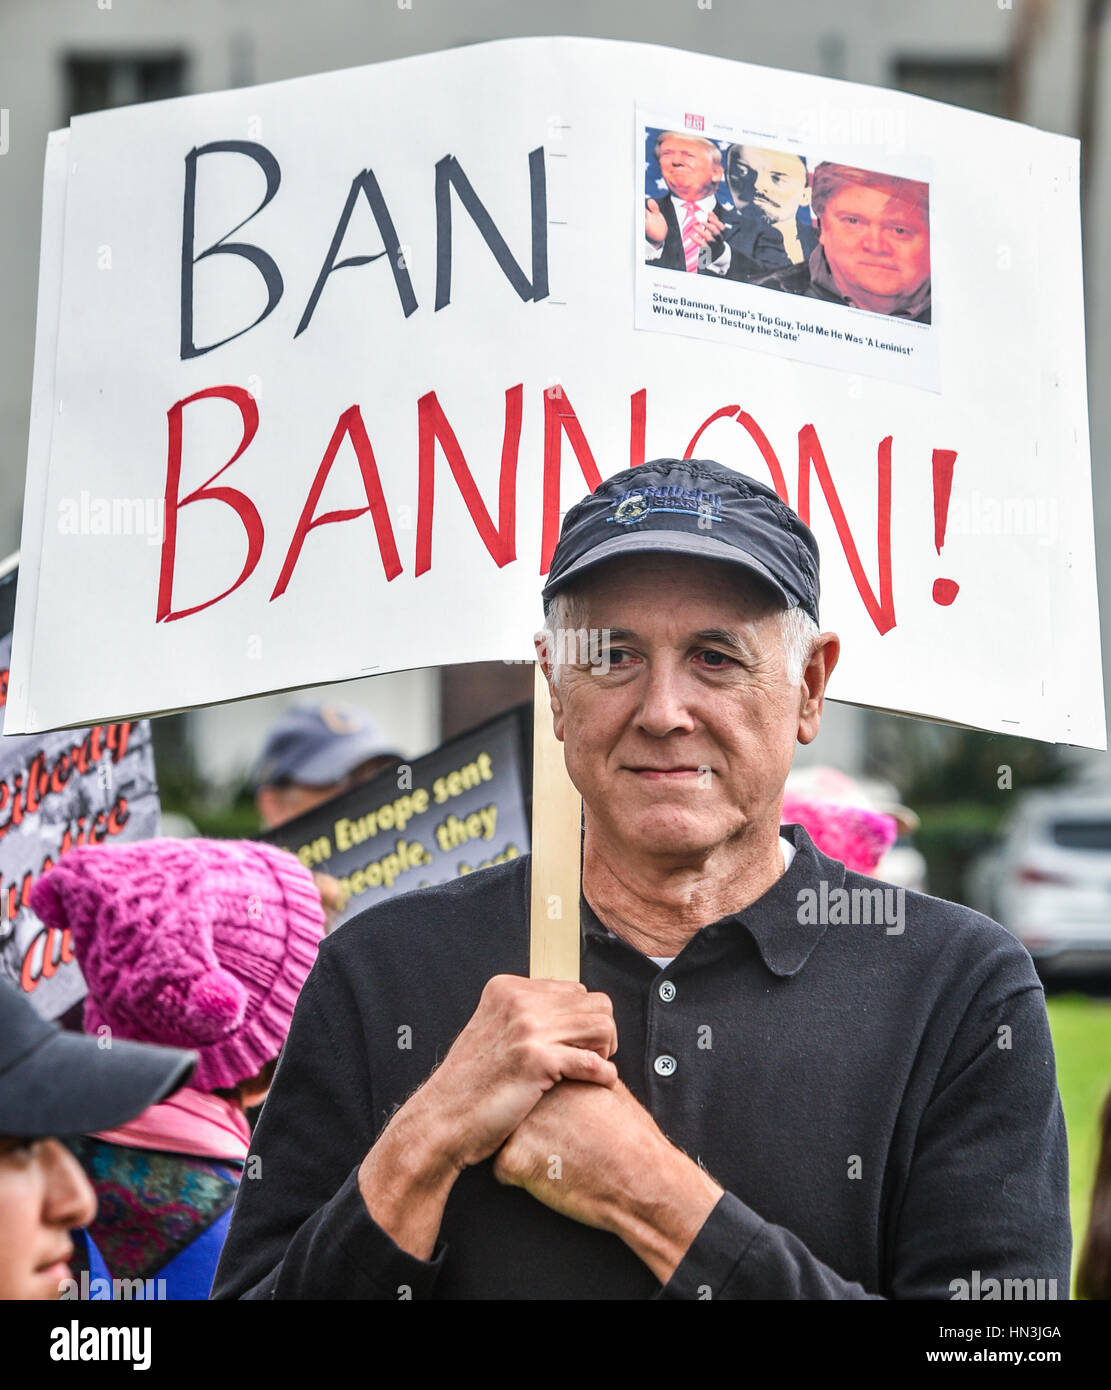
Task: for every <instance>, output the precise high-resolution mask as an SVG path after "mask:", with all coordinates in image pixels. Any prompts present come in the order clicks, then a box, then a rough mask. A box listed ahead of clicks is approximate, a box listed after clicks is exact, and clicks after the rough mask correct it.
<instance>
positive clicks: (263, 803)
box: [255, 755, 397, 830]
mask: <svg viewBox="0 0 1111 1390" xmlns="http://www.w3.org/2000/svg"><path fill="white" fill-rule="evenodd" d="M396 765H397V759H396V758H395V757H393V756H392V755H388V756H383V757H381V758H371V759H369V760H368V761H367V762H365V763H360V764H359V766H358V767H356V768H355V769H354V771H352V772H350V773H348V775H347V776H346V777H344V778H343V779H342V780H341V781H339V782H329V783H328V785H327V786H323V787H310V786H307V785H306V784H305V783H303V782H284V783H282V784H281V785H280V786H276V787H259V789H258V790H257V791H256V792H255V805H256V806H257V807H258V814H259V819H260V820H261V821H262V825H263V828H264V829H265V830H276V829H277V828H278V826H280V825H285V824H286V823H287V822H288V821H291V820H296V819H297V817H298V816H303V815H304V814H305V812H306V811H312V810H315V808H316V807H317V806H323V805H324V803H325V802H326V801H332V800H334V798H335V797H337V796H339V795H340V794H341V793H342V792H345V791H349V790H350V789H351V788H352V787H357V786H358V785H359V784H360V783H362V782H369V781H371V779H372V778H374V777H377V776H378V774H379V773H381V772H385V771H386V769H387V768H390V767H395V766H396Z"/></svg>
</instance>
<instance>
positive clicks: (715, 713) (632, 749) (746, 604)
mask: <svg viewBox="0 0 1111 1390" xmlns="http://www.w3.org/2000/svg"><path fill="white" fill-rule="evenodd" d="M576 622H580V623H581V624H582V625H583V626H586V627H589V628H595V629H609V630H610V637H609V649H608V655H609V669H608V671H606V673H605V674H602V673H601V670H598V671H592V670H591V669H590V667H589V666H565V667H564V668H563V670H562V673H561V681H560V684H559V686H558V687H557V688H556V691H555V700H556V708H555V716H556V717H555V730H556V735H557V737H559V738H561V739H562V740H563V744H564V753H565V757H566V762H567V768H568V771H569V773H570V776H571V780H572V781H573V782H574V784H575V786H576V787H577V788H578V789H579V791H580V792H581V793H582V796H583V800H584V801H585V803H586V808H587V817H588V826H590V827H593V828H597V829H598V830H599V831H600V832H601V834H602V836H603V837H604V838H605V840H606V841H607V842H608V843H609V844H610V845H611V846H618V847H620V846H622V845H624V846H627V847H628V849H629V850H630V851H634V852H639V853H642V854H643V853H651V854H656V855H660V856H664V857H668V858H670V859H671V861H672V862H679V863H682V862H691V861H695V862H697V861H699V860H704V859H705V857H706V856H707V855H708V854H710V853H712V852H713V851H714V850H716V849H718V848H721V847H723V846H725V845H727V844H729V843H730V842H735V841H736V839H737V837H739V836H744V835H749V834H751V833H753V832H755V835H756V837H757V838H761V837H763V838H766V837H767V836H769V835H770V836H772V837H773V838H774V835H775V834H776V833H777V828H778V825H779V810H780V805H781V802H782V798H783V784H784V782H785V781H786V778H787V772H788V770H789V768H790V766H791V759H792V756H793V752H794V746H795V742H796V740H797V739H799V738H800V737H802V741H804V742H809V740H810V738H811V737H813V733H815V732H816V731H817V724H816V723H814V725H813V732H810V730H809V728H807V730H806V734H805V736H804V734H803V729H802V725H801V723H800V710H801V707H802V704H803V701H804V699H805V695H806V692H805V691H804V689H803V686H802V683H801V682H800V683H799V684H794V685H792V684H790V683H789V682H788V680H787V672H786V668H785V661H784V652H783V648H782V641H781V636H780V632H781V629H780V617H779V611H778V609H777V608H776V607H775V606H774V605H773V603H772V602H771V600H769V599H766V598H765V597H764V596H763V594H760V595H759V596H756V595H755V594H754V593H753V591H752V590H751V588H749V587H748V586H744V585H742V584H741V583H739V582H738V579H737V577H736V572H735V571H732V570H731V569H730V568H729V567H727V566H725V565H722V564H718V563H715V562H713V561H706V560H697V559H692V558H687V557H679V556H670V557H665V556H633V557H629V558H628V559H624V560H614V561H611V562H610V563H608V564H606V565H603V566H601V567H600V569H599V570H598V571H596V572H595V574H594V575H592V576H591V577H590V578H589V579H588V580H587V582H586V584H585V585H584V586H583V588H582V591H581V605H580V608H579V610H578V612H577V614H576ZM818 718H820V709H819V714H818Z"/></svg>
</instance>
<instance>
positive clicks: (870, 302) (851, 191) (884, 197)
mask: <svg viewBox="0 0 1111 1390" xmlns="http://www.w3.org/2000/svg"><path fill="white" fill-rule="evenodd" d="M810 206H811V210H812V212H813V215H814V216H815V218H816V219H817V222H818V245H817V246H816V247H815V248H814V249H813V250H812V251H811V253H810V255H809V256H808V257H807V258H806V260H805V261H803V262H801V263H800V264H795V265H790V266H785V267H782V268H781V269H779V270H775V271H773V272H771V273H770V274H769V275H767V276H764V277H763V278H762V279H760V280H758V281H756V283H757V284H759V285H761V286H763V287H765V288H767V289H777V290H785V291H787V292H789V293H791V294H801V295H805V296H806V297H807V298H810V299H824V300H827V301H830V302H832V303H836V304H849V305H851V306H853V307H854V308H857V309H867V310H870V311H871V312H872V313H876V314H887V315H889V316H892V317H897V318H905V319H910V320H911V321H912V322H915V323H929V322H930V214H929V185H928V184H925V183H920V182H918V181H917V180H915V179H905V178H900V177H898V176H896V175H893V174H878V173H874V172H872V171H871V170H868V169H856V168H853V167H852V166H851V165H848V164H832V163H829V162H825V163H822V164H819V165H818V166H817V168H816V169H815V170H814V174H813V177H812V179H811V188H810Z"/></svg>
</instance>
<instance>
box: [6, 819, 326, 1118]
mask: <svg viewBox="0 0 1111 1390" xmlns="http://www.w3.org/2000/svg"><path fill="white" fill-rule="evenodd" d="M31 906H32V908H33V909H34V911H35V912H36V913H38V915H39V917H41V918H42V920H43V921H44V922H45V923H46V924H47V925H48V926H53V927H58V928H64V927H68V928H69V929H70V931H71V932H72V934H73V941H74V947H75V954H76V956H77V962H78V964H79V965H80V967H81V973H82V974H83V975H84V977H85V983H86V985H87V986H88V994H87V995H86V997H85V1031H86V1032H88V1033H94V1032H96V1031H97V1030H98V1029H99V1028H101V1027H102V1026H103V1025H105V1024H107V1026H108V1027H109V1028H110V1029H111V1030H112V1033H114V1034H115V1035H117V1036H118V1037H121V1038H131V1039H132V1040H133V1041H136V1042H152V1043H166V1044H169V1045H171V1046H173V1047H190V1048H195V1049H196V1050H197V1051H198V1052H199V1053H200V1062H199V1063H198V1064H197V1069H196V1071H195V1072H194V1073H193V1077H192V1080H191V1082H190V1085H192V1086H194V1087H196V1089H197V1090H200V1091H212V1090H216V1089H217V1088H223V1087H227V1086H234V1085H235V1084H236V1083H237V1082H239V1081H244V1080H246V1079H247V1078H248V1077H251V1076H254V1075H256V1073H257V1072H258V1071H259V1070H260V1068H261V1067H262V1066H263V1065H264V1064H265V1063H266V1062H269V1061H270V1060H271V1059H272V1058H274V1057H276V1056H277V1055H278V1053H279V1051H280V1050H281V1047H282V1044H283V1042H284V1041H285V1036H286V1033H287V1032H288V1031H289V1023H290V1020H291V1018H292V1017H293V1007H294V1005H295V1004H296V1003H297V995H298V993H299V992H300V989H301V986H302V985H303V984H304V982H305V978H306V976H307V975H308V973H309V970H310V969H311V968H312V963H313V961H314V960H315V958H316V948H317V945H318V943H319V941H320V938H321V936H322V934H323V930H324V909H323V907H322V906H321V902H320V894H319V893H318V892H317V890H316V885H315V884H314V883H313V879H312V875H311V874H310V873H309V871H308V869H306V868H305V867H304V866H303V865H302V864H301V863H300V862H299V861H298V860H297V859H296V858H295V857H294V856H293V855H292V854H289V853H287V852H286V851H285V850H281V849H276V848H274V847H273V846H271V845H264V844H258V843H256V842H254V841H252V840H200V839H196V840H169V839H167V840H140V841H137V842H135V843H132V844H114V845H107V844H101V845H83V846H80V847H78V848H76V849H71V850H70V851H69V852H68V853H66V854H65V855H63V856H62V858H61V859H60V861H59V862H58V864H57V865H56V866H55V867H54V868H53V869H51V870H50V871H49V873H46V874H44V875H43V876H42V878H40V879H39V880H38V882H37V883H36V884H35V885H34V887H33V888H32V889H31Z"/></svg>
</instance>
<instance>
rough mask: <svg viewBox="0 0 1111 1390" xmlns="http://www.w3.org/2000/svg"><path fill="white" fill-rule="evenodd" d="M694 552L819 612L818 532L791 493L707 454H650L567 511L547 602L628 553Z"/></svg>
mask: <svg viewBox="0 0 1111 1390" xmlns="http://www.w3.org/2000/svg"><path fill="white" fill-rule="evenodd" d="M644 554H667V555H691V556H694V557H695V558H696V559H702V560H721V561H723V562H725V563H726V564H730V565H736V566H737V567H738V568H740V569H743V570H744V571H746V573H748V574H750V575H751V576H753V577H754V578H755V579H758V580H759V581H761V583H762V584H763V585H764V586H765V587H766V588H768V589H770V591H771V592H772V593H773V594H774V595H775V596H776V597H777V598H778V599H779V600H780V601H781V602H782V604H783V606H784V607H785V608H795V607H799V608H802V609H803V611H804V612H805V613H808V614H809V615H810V617H811V618H813V620H814V622H815V623H817V622H818V592H819V585H818V563H819V561H818V542H817V541H816V540H815V539H814V535H813V532H812V531H811V530H810V528H809V526H806V525H805V524H804V523H803V522H802V521H800V519H799V518H798V516H797V515H796V514H795V513H794V512H793V511H792V510H791V508H790V507H788V506H787V504H786V502H783V501H781V499H780V498H779V497H778V496H777V495H776V493H774V492H773V491H772V489H771V488H770V487H766V486H765V485H764V484H763V483H758V482H757V481H756V480H755V479H754V478H749V477H746V476H745V474H743V473H736V472H734V471H733V469H731V468H725V467H724V466H723V465H721V464H719V463H715V462H713V460H710V459H653V460H652V461H651V462H650V463H642V464H640V465H639V466H638V467H636V468H627V469H625V470H624V471H623V472H621V473H615V474H614V475H613V476H612V477H610V478H606V479H605V480H604V481H603V482H602V483H600V484H599V486H598V487H597V489H596V490H595V491H594V492H592V493H591V494H590V496H589V497H584V498H583V500H582V501H581V502H578V503H576V505H575V506H573V507H572V508H571V510H570V511H569V512H568V513H567V515H566V516H565V517H564V518H563V526H562V528H561V530H560V535H559V540H558V542H557V543H556V548H555V550H554V552H553V554H552V563H551V568H550V569H549V571H548V581H547V583H546V584H545V585H544V588H543V589H542V590H541V597H542V598H543V600H544V609H545V612H546V611H547V609H548V605H549V603H550V601H551V599H552V597H553V596H554V595H555V594H557V593H558V592H559V591H560V589H562V588H564V587H565V586H566V585H568V584H570V583H572V582H573V581H574V580H577V579H578V578H579V577H580V576H581V575H583V574H584V573H585V572H586V571H588V570H591V569H593V568H594V567H595V566H596V565H600V564H603V563H605V561H607V560H612V559H617V558H619V557H621V556H625V555H644Z"/></svg>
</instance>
